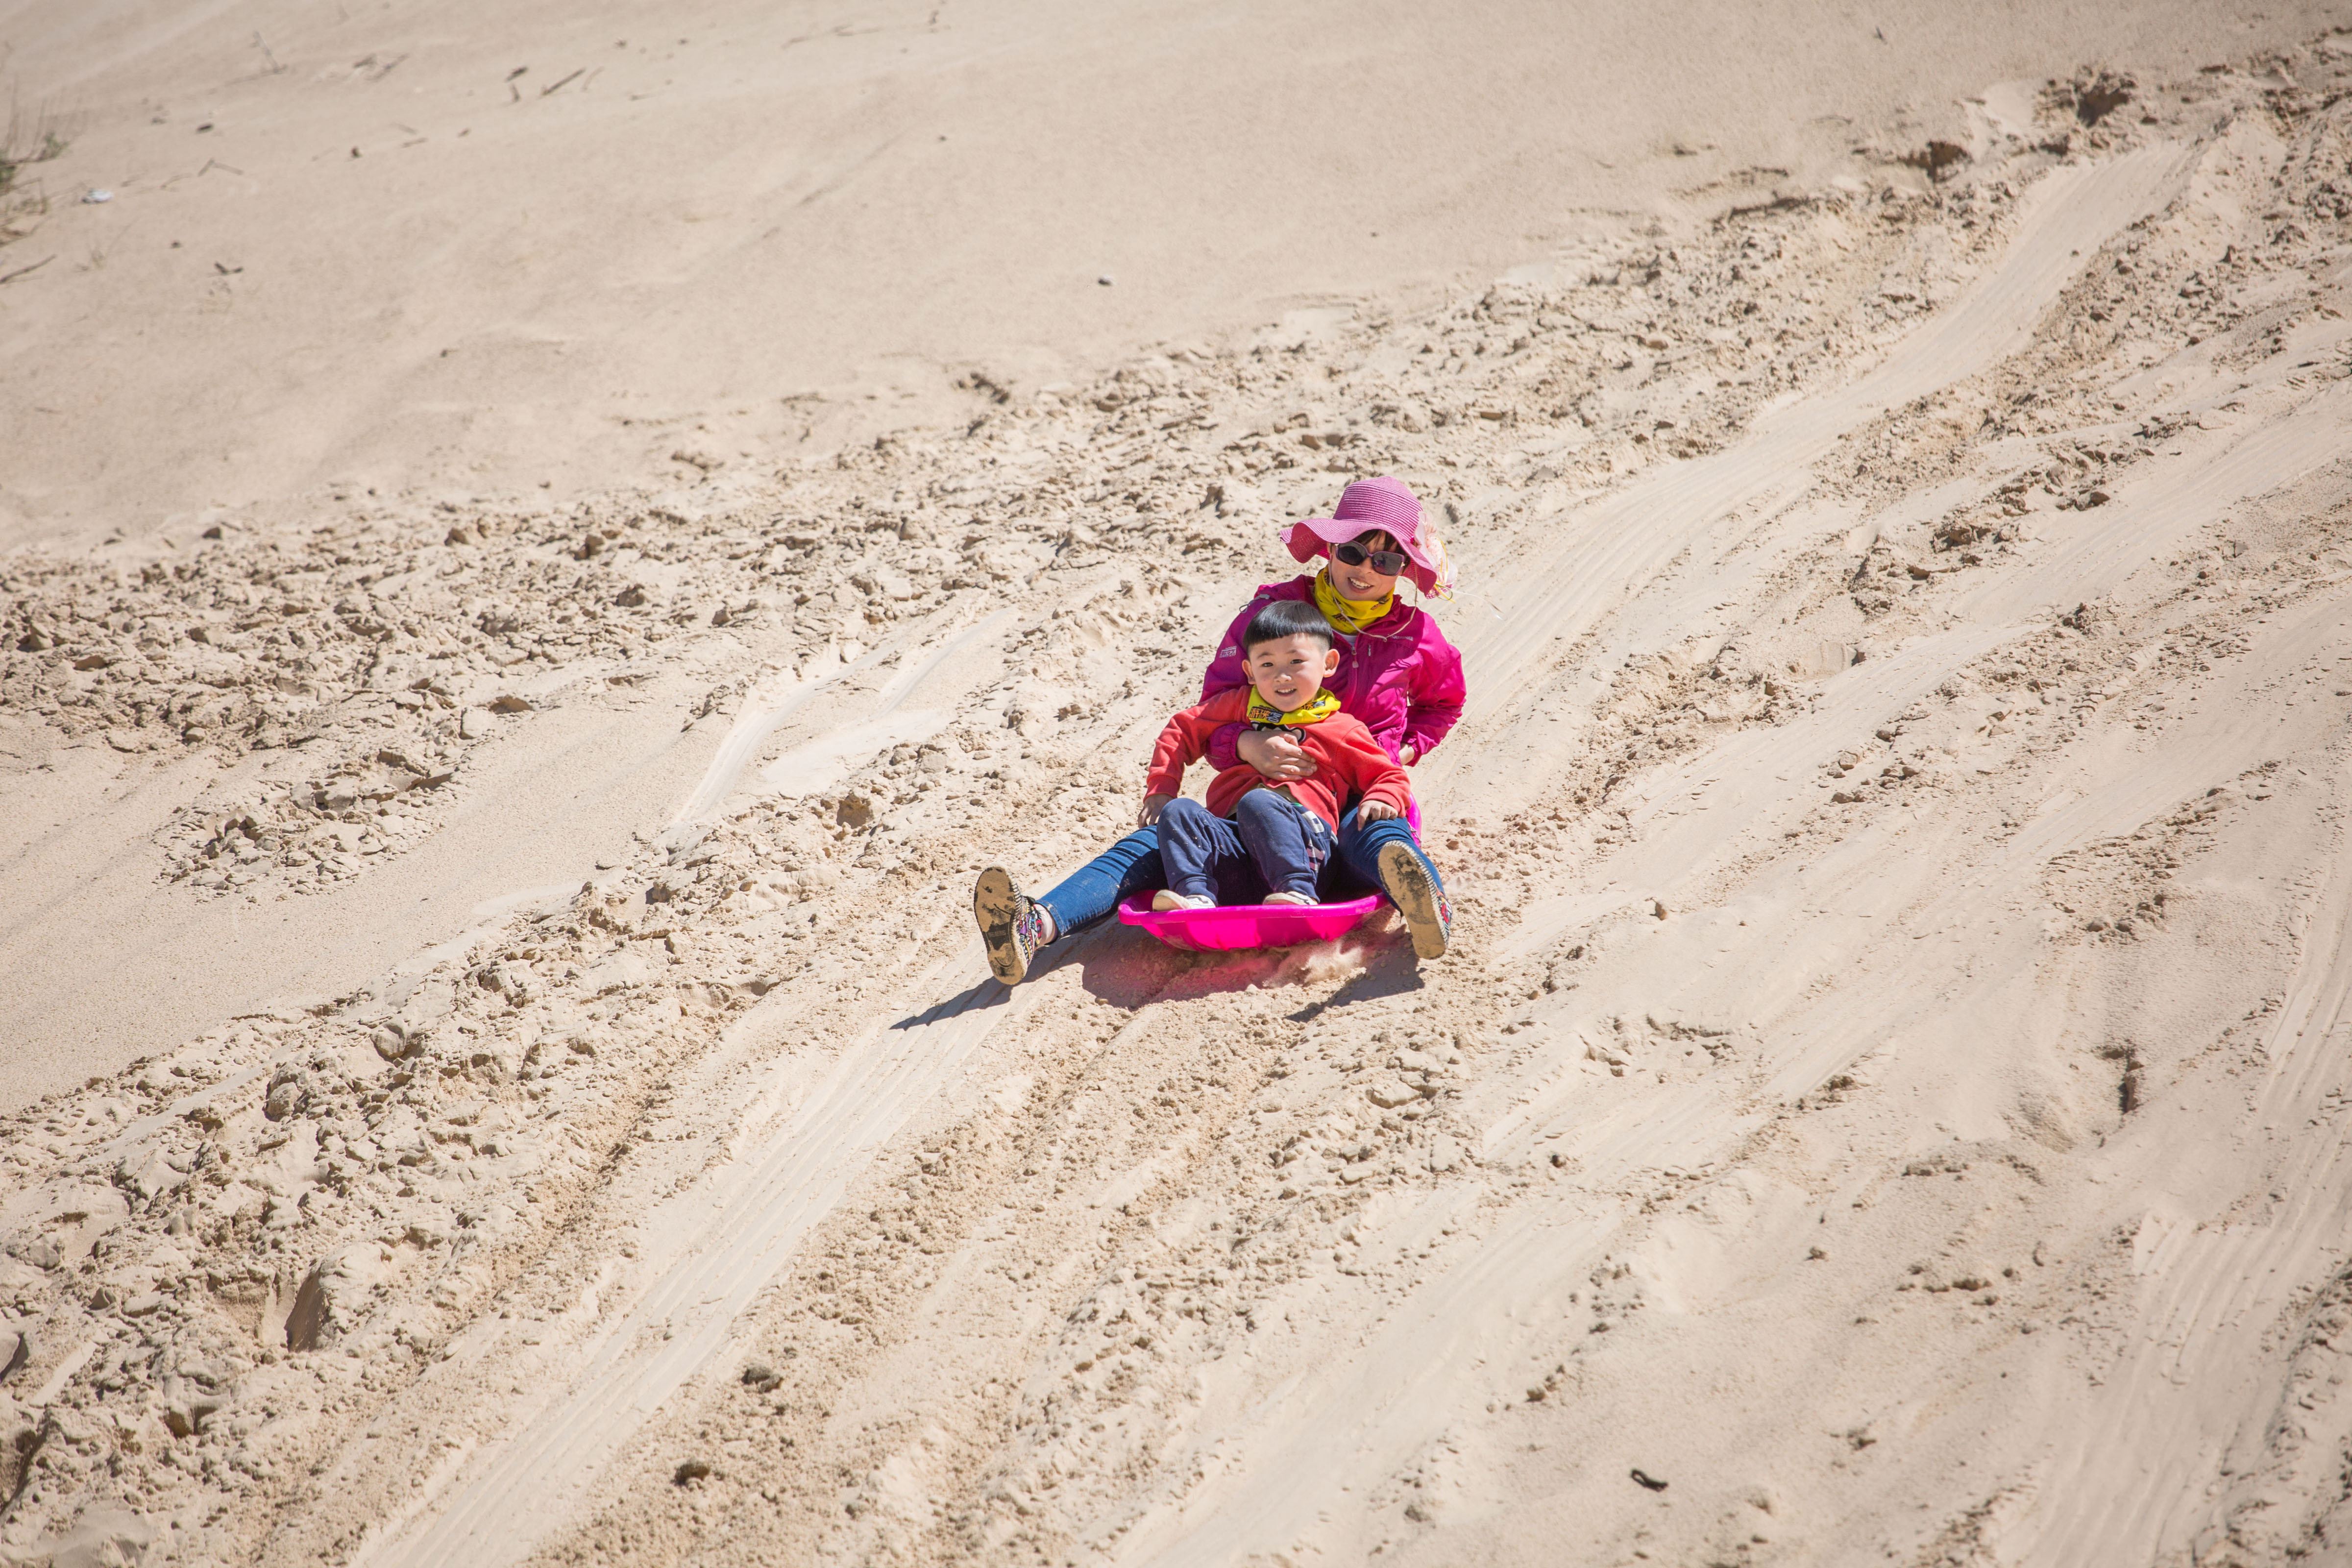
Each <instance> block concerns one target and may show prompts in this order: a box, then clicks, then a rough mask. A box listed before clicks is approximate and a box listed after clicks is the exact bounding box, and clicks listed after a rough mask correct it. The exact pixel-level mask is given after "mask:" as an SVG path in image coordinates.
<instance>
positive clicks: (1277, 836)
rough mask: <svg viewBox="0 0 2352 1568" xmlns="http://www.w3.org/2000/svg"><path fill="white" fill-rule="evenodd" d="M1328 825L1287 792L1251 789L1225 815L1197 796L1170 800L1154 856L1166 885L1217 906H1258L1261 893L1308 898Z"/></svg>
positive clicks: (1324, 855) (1325, 852) (1326, 849)
mask: <svg viewBox="0 0 2352 1568" xmlns="http://www.w3.org/2000/svg"><path fill="white" fill-rule="evenodd" d="M1330 858H1331V829H1330V827H1329V826H1328V825H1327V824H1326V823H1325V822H1324V820H1323V819H1322V818H1321V817H1319V816H1316V815H1315V814H1314V813H1313V812H1311V811H1309V810H1307V808H1306V807H1305V806H1303V805H1299V804H1298V803H1297V801H1295V800H1293V799H1291V798H1290V795H1289V794H1288V793H1287V792H1286V791H1283V790H1275V789H1254V790H1252V791H1250V792H1249V793H1248V794H1247V795H1244V796H1242V798H1241V800H1240V802H1239V803H1238V804H1237V805H1234V815H1233V816H1231V817H1230V818H1227V817H1219V816H1210V815H1209V808H1208V807H1207V806H1205V805H1202V804H1201V803H1200V802H1199V801H1197V800H1187V799H1185V798H1183V797H1182V796H1179V797H1178V798H1176V799H1174V800H1171V801H1170V802H1169V803H1168V805H1167V806H1166V808H1165V809H1164V810H1162V811H1161V812H1160V862H1161V863H1162V864H1163V865H1164V866H1165V867H1166V868H1167V871H1168V890H1169V891H1170V892H1172V893H1181V894H1183V895H1184V896H1185V897H1186V898H1190V899H1200V898H1206V899H1210V900H1214V901H1216V902H1218V903H1224V904H1258V903H1264V902H1265V895H1266V894H1268V893H1297V894H1298V895H1299V896H1300V897H1302V898H1304V899H1306V900H1308V901H1309V902H1312V901H1314V900H1317V899H1318V898H1319V897H1320V896H1321V895H1320V894H1318V892H1317V891H1316V884H1317V883H1318V881H1319V880H1320V879H1322V875H1323V864H1324V862H1325V861H1327V860H1328V859H1330Z"/></svg>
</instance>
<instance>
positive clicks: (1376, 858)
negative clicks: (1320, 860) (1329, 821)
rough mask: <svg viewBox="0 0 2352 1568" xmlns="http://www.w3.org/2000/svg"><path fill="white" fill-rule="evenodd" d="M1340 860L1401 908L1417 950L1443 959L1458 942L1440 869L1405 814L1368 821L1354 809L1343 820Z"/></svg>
mask: <svg viewBox="0 0 2352 1568" xmlns="http://www.w3.org/2000/svg"><path fill="white" fill-rule="evenodd" d="M1339 858H1340V860H1341V861H1342V862H1344V863H1345V864H1346V866H1347V868H1348V870H1349V873H1350V874H1351V875H1352V876H1354V877H1355V878H1356V879H1358V880H1360V881H1361V882H1363V883H1365V884H1366V885H1367V886H1370V887H1372V888H1376V889H1379V890H1380V891H1381V892H1383V893H1385V894H1387V895H1388V897H1389V901H1390V902H1391V903H1393V904H1395V905H1396V907H1397V912H1398V913H1399V914H1401V915H1402V916H1403V917H1404V923H1405V929H1406V930H1408V931H1411V932H1412V949H1413V952H1416V953H1418V954H1420V955H1421V956H1422V957H1423V958H1441V957H1444V953H1445V949H1446V947H1447V945H1448V943H1449V942H1451V941H1452V939H1453V927H1454V909H1453V906H1452V905H1451V904H1450V903H1449V902H1448V901H1447V900H1446V897H1445V883H1444V880H1443V879H1441V878H1440V877H1439V876H1438V874H1437V867H1436V864H1435V863H1434V862H1433V861H1432V860H1431V859H1430V858H1429V856H1428V855H1427V853H1426V852H1424V851H1423V849H1422V847H1421V845H1420V844H1419V842H1418V841H1416V840H1415V839H1414V837H1413V836H1412V828H1411V827H1409V826H1406V825H1405V820H1404V818H1403V817H1402V816H1384V817H1382V818H1381V819H1380V820H1379V821H1377V822H1365V821H1363V820H1362V819H1361V818H1360V816H1358V814H1357V813H1356V812H1353V811H1350V812H1349V813H1348V815H1347V816H1343V817H1341V818H1340V819H1339Z"/></svg>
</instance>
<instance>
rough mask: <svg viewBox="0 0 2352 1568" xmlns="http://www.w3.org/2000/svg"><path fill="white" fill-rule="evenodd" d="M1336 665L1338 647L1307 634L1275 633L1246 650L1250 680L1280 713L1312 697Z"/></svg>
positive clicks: (1310, 699) (1337, 666) (1334, 670)
mask: <svg viewBox="0 0 2352 1568" xmlns="http://www.w3.org/2000/svg"><path fill="white" fill-rule="evenodd" d="M1338 669H1339V649H1338V648H1336V647H1324V646H1323V645H1322V643H1320V642H1318V640H1316V639H1315V638H1313V637H1276V639H1275V640H1274V641H1272V642H1262V643H1259V644H1258V645H1257V646H1256V647H1253V648H1251V649H1250V650H1249V675H1250V684H1251V685H1252V686H1254V687H1255V688H1257V694H1258V695H1259V696H1260V697H1262V698H1264V699H1265V701H1266V705H1267V706H1268V707H1271V708H1274V709H1276V710H1280V711H1281V712H1284V713H1287V712H1289V711H1290V710H1293V709H1295V708H1303V707H1305V706H1306V705H1307V703H1308V702H1310V701H1312V700H1314V697H1315V694H1316V693H1317V692H1318V691H1320V690H1321V689H1323V682H1324V681H1326V680H1327V679H1330V677H1331V676H1332V675H1333V674H1334V673H1335V672H1337V671H1338Z"/></svg>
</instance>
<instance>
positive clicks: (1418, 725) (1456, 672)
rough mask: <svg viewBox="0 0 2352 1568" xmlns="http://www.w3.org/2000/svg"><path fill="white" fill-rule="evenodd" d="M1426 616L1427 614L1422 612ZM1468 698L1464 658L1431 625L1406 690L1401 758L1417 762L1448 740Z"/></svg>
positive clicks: (1415, 661)
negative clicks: (1448, 733)
mask: <svg viewBox="0 0 2352 1568" xmlns="http://www.w3.org/2000/svg"><path fill="white" fill-rule="evenodd" d="M1422 613H1423V616H1427V614H1428V612H1427V611H1425V610H1424V611H1423V612H1422ZM1468 695H1469V693H1468V690H1467V689H1466V688H1465V686H1464V684H1463V680H1462V655H1461V653H1460V652H1459V651H1457V650H1456V649H1455V647H1454V645H1453V644H1452V643H1450V642H1447V641H1446V640H1445V636H1444V633H1442V632H1440V631H1438V630H1437V628H1436V625H1435V623H1431V625H1430V626H1429V627H1428V629H1427V631H1426V632H1425V633H1424V634H1423V637H1422V644H1421V651H1420V657H1419V658H1417V659H1415V660H1414V662H1413V669H1412V679H1411V680H1410V681H1409V682H1408V683H1407V685H1406V688H1405V712H1404V739H1403V742H1402V748H1401V751H1400V753H1399V754H1400V756H1402V757H1404V758H1405V759H1406V760H1408V761H1412V762H1418V761H1420V760H1421V759H1422V758H1423V757H1425V756H1427V755H1429V753H1430V752H1432V751H1434V750H1435V749H1436V747H1437V743H1438V742H1440V741H1443V740H1444V739H1445V736H1446V733H1447V731H1451V730H1452V729H1453V728H1454V723H1455V721H1458V720H1459V719H1460V718H1461V717H1462V704H1463V701H1464V700H1465V698H1466V697H1467V696H1468Z"/></svg>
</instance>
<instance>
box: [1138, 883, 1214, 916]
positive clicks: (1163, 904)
mask: <svg viewBox="0 0 2352 1568" xmlns="http://www.w3.org/2000/svg"><path fill="white" fill-rule="evenodd" d="M1216 907H1217V900H1214V899H1194V898H1187V897H1185V896H1184V895H1183V894H1182V893H1178V892H1172V891H1171V890H1170V889H1166V888H1162V889H1160V891H1158V892H1156V893H1154V894H1152V895H1151V908H1152V910H1153V912H1154V913H1157V914H1163V915H1164V914H1168V913H1171V912H1172V911H1173V910H1213V909H1215V908H1216Z"/></svg>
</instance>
